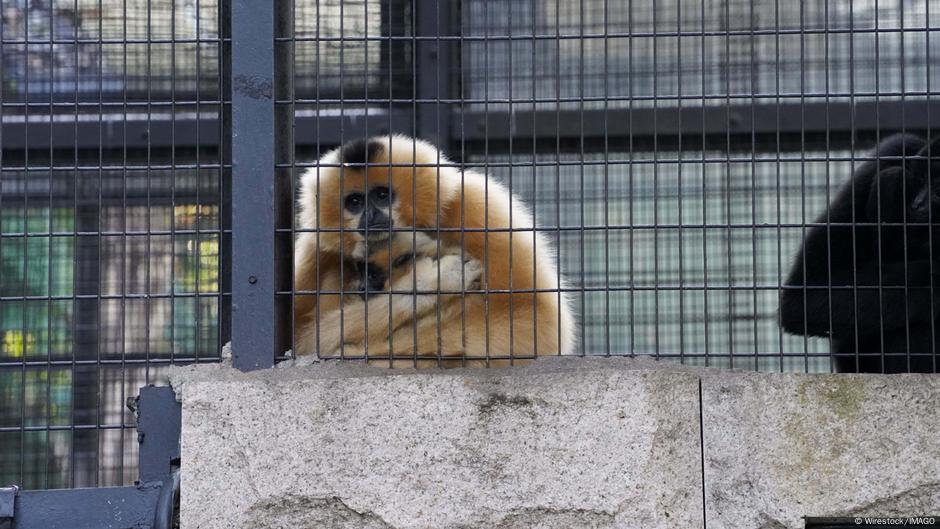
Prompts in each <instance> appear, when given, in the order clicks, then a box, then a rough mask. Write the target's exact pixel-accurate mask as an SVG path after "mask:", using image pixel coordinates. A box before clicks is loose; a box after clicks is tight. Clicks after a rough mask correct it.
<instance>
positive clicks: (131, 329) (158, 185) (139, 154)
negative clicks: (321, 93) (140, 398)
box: [0, 0, 230, 489]
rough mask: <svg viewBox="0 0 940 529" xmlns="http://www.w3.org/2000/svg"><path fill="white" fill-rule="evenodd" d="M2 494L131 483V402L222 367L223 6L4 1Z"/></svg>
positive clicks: (0, 97)
mask: <svg viewBox="0 0 940 529" xmlns="http://www.w3.org/2000/svg"><path fill="white" fill-rule="evenodd" d="M0 13H2V30H0V123H2V128H0V147H2V151H0V269H2V271H0V337H2V350H0V482H2V483H17V484H19V485H21V486H22V487H24V488H31V489H35V488H71V487H89V486H109V485H124V484H128V483H131V482H133V481H134V480H135V479H136V478H137V469H136V460H137V451H138V443H137V434H136V429H135V426H136V425H135V420H134V416H133V414H132V413H131V412H130V411H129V410H128V409H127V408H126V406H125V401H126V399H127V398H128V397H133V396H136V395H137V393H138V391H139V389H140V387H142V386H144V385H146V384H148V383H152V382H155V381H159V380H160V379H161V377H162V376H163V374H164V373H165V371H166V368H167V366H169V365H170V364H179V363H191V362H202V361H217V360H218V358H219V350H220V344H221V343H223V342H222V338H223V336H225V334H226V333H227V330H226V325H227V323H226V318H227V316H226V312H227V309H226V307H227V306H228V303H229V302H228V292H229V290H230V289H229V287H227V286H226V284H225V281H226V279H225V278H224V276H223V274H222V272H223V266H222V263H224V262H225V260H226V258H225V252H226V251H227V250H225V248H226V246H227V242H226V239H227V238H228V236H229V235H228V233H229V232H230V229H229V227H228V220H227V217H228V212H227V210H228V205H227V200H228V199H227V198H226V195H227V194H228V193H229V191H228V188H229V184H228V179H229V174H228V173H229V168H230V162H229V161H228V158H229V154H228V147H227V142H223V143H221V144H220V139H224V138H226V137H227V136H228V131H227V129H226V123H225V119H224V115H225V112H226V111H227V105H228V98H227V97H226V96H225V94H226V93H227V90H228V87H227V83H226V82H225V81H224V78H223V76H222V73H221V72H222V71H223V67H224V57H225V56H226V54H227V49H228V46H229V41H228V39H227V38H226V37H224V36H223V33H222V30H223V29H224V27H225V21H226V20H227V17H226V14H225V13H224V9H220V7H219V4H218V2H216V1H215V0H193V1H179V2H176V1H168V0H140V1H133V0H129V1H113V0H94V1H88V0H49V1H46V0H2V2H0Z"/></svg>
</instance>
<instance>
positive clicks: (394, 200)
mask: <svg viewBox="0 0 940 529" xmlns="http://www.w3.org/2000/svg"><path fill="white" fill-rule="evenodd" d="M298 208H299V215H298V228H299V229H301V230H303V231H302V232H301V233H300V235H299V236H298V237H297V240H296V243H295V253H294V286H295V289H296V290H297V291H300V292H304V293H301V294H298V295H297V297H296V301H295V310H294V320H295V329H298V330H299V332H300V333H301V334H303V333H304V332H305V329H306V328H308V327H311V326H313V325H316V322H315V318H316V314H317V312H320V313H321V316H322V313H323V308H324V307H323V306H322V302H321V307H320V311H317V307H316V304H317V296H316V295H314V293H315V292H316V291H318V290H329V289H330V287H329V286H328V285H332V284H335V283H336V282H337V281H338V279H337V278H338V276H339V271H340V270H341V269H344V267H347V266H349V265H348V263H347V260H348V258H346V259H344V254H345V255H349V253H350V252H351V251H352V250H353V249H354V248H355V247H356V246H357V244H358V243H361V242H366V243H367V244H370V245H371V244H376V243H381V241H385V240H387V239H389V237H390V236H391V235H392V234H393V233H395V232H396V231H401V230H412V231H410V232H407V234H411V233H413V232H414V231H417V232H425V233H428V234H431V235H435V236H439V237H440V242H441V245H442V246H444V247H447V248H457V249H462V253H464V254H466V255H469V256H470V257H473V258H475V259H476V260H478V261H479V262H480V263H482V264H483V277H482V279H481V281H482V283H483V284H484V285H485V286H486V289H488V290H489V292H486V293H485V296H484V300H485V306H486V309H485V310H484V311H483V315H482V317H483V318H484V319H485V321H483V322H480V323H479V325H477V322H474V323H473V325H476V326H477V327H478V328H482V329H484V331H482V332H483V333H484V337H485V344H484V352H483V354H484V355H487V356H489V357H505V358H508V357H509V356H510V351H511V352H512V354H513V355H514V356H530V355H535V354H538V355H557V354H569V353H571V352H572V351H573V348H574V345H575V340H576V337H575V322H574V316H573V314H572V309H571V301H570V297H569V295H568V293H567V292H566V291H565V290H566V285H565V283H564V281H563V280H562V279H561V277H560V275H559V274H558V271H557V267H556V264H555V252H554V249H553V248H552V244H551V242H550V241H549V240H548V239H547V238H546V237H545V236H544V235H542V234H541V233H537V232H536V231H535V229H534V228H535V226H534V222H533V219H532V214H531V213H530V212H529V209H528V208H527V207H526V206H525V204H523V202H522V201H521V200H519V199H518V198H516V197H513V196H512V195H511V194H510V193H509V190H507V189H506V188H505V187H504V186H503V185H502V184H500V183H498V182H496V181H494V180H492V179H490V178H487V177H486V176H485V175H482V174H480V173H477V172H474V171H470V170H463V169H459V168H457V167H455V166H454V165H453V164H452V163H451V162H449V161H448V160H447V158H445V157H444V155H443V154H441V153H440V152H439V151H438V150H437V149H436V148H435V147H434V146H432V145H430V144H428V143H426V142H423V141H421V140H417V139H412V138H409V137H405V136H384V137H375V138H370V139H365V140H358V141H354V142H351V143H348V144H346V145H344V146H342V147H340V148H338V149H335V150H333V151H330V152H328V153H327V154H326V155H324V156H323V157H322V158H321V159H320V161H319V163H318V164H317V166H316V167H313V168H311V169H310V170H308V171H307V172H306V173H305V174H304V175H303V176H302V177H301V182H300V192H299V204H298ZM510 220H511V223H510ZM316 230H319V231H316ZM344 273H345V272H344ZM435 275H436V270H435ZM370 304H371V303H370ZM467 316H468V317H469V316H470V315H469V314H468V315H467ZM385 320H388V318H387V317H386V318H385ZM469 323H470V322H469V318H468V324H469ZM344 325H345V323H344ZM320 327H321V328H323V327H324V323H323V322H321V323H320ZM370 327H371V322H370ZM370 332H371V330H370ZM298 349H299V350H298V354H310V353H312V352H314V349H311V348H304V349H300V348H298ZM321 350H322V351H323V352H327V351H326V350H325V349H322V348H321Z"/></svg>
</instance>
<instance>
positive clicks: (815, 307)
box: [779, 134, 940, 373]
mask: <svg viewBox="0 0 940 529" xmlns="http://www.w3.org/2000/svg"><path fill="white" fill-rule="evenodd" d="M928 152H929V156H928ZM874 157H875V158H876V160H870V161H867V162H865V163H863V164H862V165H860V166H859V167H858V168H857V170H856V171H855V173H854V174H853V175H852V178H851V180H850V181H849V182H848V183H847V184H846V185H845V186H844V187H843V188H842V189H841V191H840V192H839V194H838V195H837V196H836V198H835V199H834V200H833V201H832V203H831V204H830V205H829V207H828V209H827V211H826V212H824V213H823V214H822V215H820V216H819V218H817V219H816V221H815V224H816V225H815V226H813V227H811V228H809V229H808V231H807V233H806V238H805V240H804V241H803V246H802V248H801V249H800V252H799V254H798V255H797V256H796V259H795V260H794V263H793V266H792V269H791V270H790V274H789V276H788V277H787V279H786V281H785V287H784V290H783V292H782V295H781V298H780V309H779V315H780V323H781V325H782V327H783V329H784V330H786V331H787V332H789V333H793V334H801V335H808V336H826V337H830V338H831V342H832V354H833V359H834V363H835V367H836V370H837V371H839V372H863V373H881V372H886V373H899V372H908V371H910V372H933V371H935V369H936V368H937V366H936V356H934V355H935V354H936V352H937V351H940V342H938V341H937V340H936V336H940V326H938V323H940V322H938V321H937V318H936V314H937V307H938V305H937V303H936V301H937V300H936V295H933V294H932V292H931V291H932V290H935V291H937V292H940V283H935V282H934V283H932V280H933V279H935V278H940V276H938V275H937V271H940V263H935V262H934V261H935V259H934V258H933V257H932V256H931V254H930V252H931V246H933V245H934V244H936V243H937V242H940V238H937V235H940V234H938V233H936V230H937V229H940V226H933V229H931V226H930V224H929V223H930V222H931V221H932V222H933V223H934V224H936V223H937V220H938V219H940V139H937V140H934V141H933V143H932V144H931V145H928V144H927V142H925V141H924V140H922V139H921V138H918V137H916V136H913V135H910V134H904V135H895V136H891V137H889V138H887V139H885V140H884V141H883V142H881V144H880V145H879V146H878V148H877V150H876V151H875V153H874ZM928 175H929V176H930V177H932V178H933V179H934V180H936V181H935V182H931V181H930V178H929V177H928ZM931 217H932V219H931ZM931 235H932V236H933V237H934V238H935V239H934V240H933V241H931ZM932 251H933V252H934V255H937V253H936V252H938V251H940V248H933V249H932ZM931 284H934V289H931V288H930V285H931Z"/></svg>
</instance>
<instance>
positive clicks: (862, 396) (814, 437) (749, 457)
mask: <svg viewBox="0 0 940 529" xmlns="http://www.w3.org/2000/svg"><path fill="white" fill-rule="evenodd" d="M171 382H172V383H173V385H174V387H175V388H176V389H177V391H178V393H179V394H180V396H181V399H182V402H183V438H182V443H183V447H182V450H183V452H182V459H183V483H182V487H183V489H182V490H183V492H182V506H181V511H182V523H183V528H184V529H195V528H216V527H219V528H221V527H262V528H301V527H310V528H327V529H333V528H335V529H352V528H356V529H406V528H409V529H412V528H413V529H417V528H434V529H457V528H461V529H465V528H484V527H485V528H500V529H509V528H527V529H530V528H531V529H535V528H544V529H555V528H557V529H573V528H596V529H601V528H621V527H622V528H627V527H638V528H639V527H643V528H650V527H663V528H666V527H669V528H673V527H704V524H705V523H707V526H708V528H709V529H713V528H716V529H717V528H735V529H739V528H766V529H772V528H773V529H775V528H782V527H793V528H797V527H799V528H802V527H803V521H802V517H803V516H827V515H856V514H858V515H864V514H869V515H893V514H896V515H913V514H936V513H938V512H940V406H938V403H940V400H938V395H940V393H938V390H940V377H937V376H930V375H893V376H883V375H780V374H756V373H739V372H722V371H717V370H709V369H691V368H683V367H679V366H673V365H670V364H661V363H656V362H652V361H640V360H629V359H575V358H566V359H546V360H540V361H538V362H537V363H536V365H533V366H527V367H516V368H512V369H493V370H451V371H422V372H411V371H386V370H382V369H378V368H368V367H365V366H361V365H356V364H350V363H347V364H341V363H329V364H321V365H312V366H307V367H290V368H278V369H274V370H269V371H264V372H256V373H252V374H242V373H238V372H235V371H234V370H232V369H230V368H227V367H220V366H200V367H190V368H182V369H175V370H174V372H173V374H172V375H171Z"/></svg>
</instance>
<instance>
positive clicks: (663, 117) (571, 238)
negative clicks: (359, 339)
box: [275, 0, 940, 372]
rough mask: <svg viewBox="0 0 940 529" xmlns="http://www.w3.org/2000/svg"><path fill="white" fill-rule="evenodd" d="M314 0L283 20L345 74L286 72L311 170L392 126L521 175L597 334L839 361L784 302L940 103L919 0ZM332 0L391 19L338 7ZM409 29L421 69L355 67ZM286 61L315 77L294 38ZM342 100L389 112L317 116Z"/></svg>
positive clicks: (519, 191) (350, 110) (647, 350)
mask: <svg viewBox="0 0 940 529" xmlns="http://www.w3.org/2000/svg"><path fill="white" fill-rule="evenodd" d="M302 5H304V6H305V4H303V3H301V2H298V3H297V4H296V5H295V8H294V9H295V10H298V11H299V10H301V9H304V7H301V6H302ZM317 6H318V7H317V10H314V12H315V13H323V15H322V16H320V17H316V16H314V17H312V18H310V17H299V16H295V17H293V18H292V19H291V20H292V21H293V25H292V26H290V29H291V30H292V32H285V33H283V34H282V35H281V36H282V41H283V42H284V43H286V44H289V45H290V46H293V47H294V48H302V47H306V46H308V45H309V44H310V43H311V42H313V43H314V45H319V46H317V47H316V49H317V51H318V53H319V59H318V62H316V64H322V65H323V66H322V68H320V69H316V70H315V71H314V75H315V76H320V77H321V78H322V79H324V84H323V86H330V87H332V86H334V85H333V84H332V83H333V82H334V81H335V80H336V79H337V78H340V79H346V80H348V81H346V82H345V83H341V85H340V93H339V94H338V95H337V94H336V93H335V91H333V90H331V91H330V92H329V93H325V92H324V93H315V94H312V95H311V94H309V93H300V90H294V91H293V92H291V88H290V86H287V87H285V89H284V90H285V95H284V99H285V100H284V101H281V104H282V105H284V106H290V107H291V108H293V109H294V112H293V113H291V114H290V116H292V117H293V121H292V122H293V124H294V125H295V128H296V129H295V136H294V138H293V141H292V142H291V143H292V144H295V145H296V146H297V147H296V151H295V153H294V157H293V158H291V159H289V160H284V161H282V162H281V163H280V164H279V167H287V166H288V165H289V166H290V167H291V169H292V170H293V174H294V177H295V179H296V178H298V175H299V174H301V173H303V172H304V171H309V170H316V168H317V167H318V164H317V162H316V158H317V157H318V156H319V155H322V154H323V153H325V152H327V151H328V150H329V149H332V148H334V147H336V146H337V145H339V144H342V143H344V142H345V141H348V140H353V139H357V138H361V137H363V136H368V135H379V134H385V133H388V132H397V133H403V134H407V135H415V136H418V137H421V138H425V139H430V140H432V141H433V142H434V143H435V144H436V145H438V146H439V147H441V148H442V151H443V152H444V153H445V154H447V155H448V156H449V157H450V158H451V159H452V160H455V161H457V163H459V164H462V165H465V166H467V167H472V168H477V169H479V170H480V171H482V172H484V173H486V174H487V175H489V176H490V177H492V178H494V179H495V180H496V181H499V182H502V183H504V184H506V185H507V186H508V187H510V188H511V191H512V192H513V193H514V194H515V196H516V197H518V198H519V199H520V200H522V201H524V202H526V203H527V204H529V205H530V206H531V207H532V209H533V210H534V214H535V218H536V224H537V229H538V230H539V231H541V232H543V233H545V234H546V235H548V237H549V238H550V239H551V240H552V241H553V242H554V244H555V245H556V246H557V248H558V261H559V266H560V269H561V272H562V274H563V275H564V276H565V277H566V278H567V280H568V282H569V289H570V291H571V293H572V295H573V300H574V303H575V312H576V313H577V314H578V315H579V319H578V325H579V329H580V335H581V336H580V343H579V348H578V353H579V354H584V355H653V356H656V357H660V358H672V359H676V360H680V361H683V362H685V363H690V364H697V365H712V366H723V367H736V368H746V369H758V370H770V371H824V372H828V371H830V370H831V369H832V368H833V366H832V363H831V361H830V343H829V339H826V338H814V337H809V338H808V337H805V336H797V335H792V334H787V333H785V332H783V331H782V330H781V328H780V326H779V324H778V321H777V311H778V303H779V299H780V296H781V292H782V290H783V288H784V282H785V279H786V276H787V273H788V271H789V269H790V266H791V264H792V263H793V259H794V257H795V256H796V254H797V252H798V250H799V248H800V244H801V241H802V240H803V238H804V237H805V235H806V233H807V231H808V230H809V229H810V228H811V227H812V226H813V222H814V220H815V219H816V217H818V216H819V214H820V213H821V212H824V211H826V208H827V204H829V203H830V202H831V200H832V199H833V198H834V196H835V194H836V192H837V191H838V189H839V188H840V186H842V185H843V184H844V183H845V182H846V181H847V180H848V179H849V177H850V176H851V175H852V174H853V172H854V171H856V169H857V168H858V167H859V166H860V165H862V164H863V163H865V162H866V161H869V160H870V159H871V149H872V147H874V146H875V145H876V144H877V143H878V142H879V141H880V140H882V139H884V138H886V137H888V136H889V135H890V134H892V133H896V132H910V133H915V134H920V135H922V136H926V135H927V134H928V133H929V132H930V131H931V129H933V128H934V127H936V124H937V119H936V117H935V116H936V115H937V108H936V104H935V103H934V101H933V98H932V96H934V95H935V94H934V91H935V90H936V88H935V87H936V86H938V81H940V78H938V69H937V68H932V67H931V64H930V60H929V59H930V57H931V56H936V55H937V53H938V52H940V50H938V38H937V35H936V32H937V31H938V30H940V18H938V16H940V15H938V14H937V11H938V10H936V9H933V10H931V8H930V6H929V5H928V2H926V1H876V2H851V3H836V2H827V1H825V0H820V1H813V2H801V3H800V4H799V7H797V6H790V5H782V3H780V2H775V1H770V0H717V1H708V0H703V1H701V2H694V3H692V4H689V3H686V2H676V1H671V0H659V1H657V2H655V3H653V4H645V5H639V4H630V3H628V4H618V3H613V2H607V1H604V0H584V1H581V2H561V1H541V0H539V1H532V2H512V1H509V0H470V1H465V2H462V3H461V4H460V7H459V9H458V8H457V7H456V6H453V7H445V8H442V7H441V6H440V5H438V4H437V3H433V2H430V3H422V2H416V3H415V4H414V6H413V10H412V11H410V12H408V11H405V13H406V18H407V17H410V18H411V24H410V27H411V28H413V31H414V33H413V34H410V35H400V34H394V35H391V34H387V33H385V32H384V31H382V27H380V26H381V25H382V21H383V20H384V17H387V16H389V11H392V12H395V13H396V16H397V13H398V11H396V10H394V9H393V8H392V7H390V4H387V3H385V2H365V3H363V2H341V1H337V2H317ZM383 8H384V10H383ZM337 12H339V13H340V14H341V19H342V20H354V21H361V20H377V22H375V23H374V24H373V25H371V26H370V25H368V24H366V26H365V27H363V26H361V25H358V24H357V23H353V24H352V25H349V26H343V25H342V24H340V25H339V27H338V28H337V27H336V25H335V22H334V21H333V19H332V18H331V17H332V16H334V15H335V14H336V13H337ZM327 13H329V15H327ZM287 16H289V14H288V15H287ZM395 43H400V44H401V45H402V46H405V47H409V48H410V50H411V54H410V55H411V62H410V63H409V62H407V61H406V62H404V63H393V64H396V65H397V66H399V67H400V68H404V69H405V70H406V72H410V76H411V78H412V79H413V81H412V86H411V87H410V88H411V91H410V92H408V93H404V94H403V93H400V92H394V91H392V90H389V91H388V92H387V93H385V94H381V93H379V95H378V96H376V94H375V92H374V91H372V90H370V89H369V88H368V87H367V86H364V85H363V83H362V81H361V80H362V79H363V78H367V79H375V80H379V79H383V78H385V79H392V78H393V77H394V76H399V75H400V72H399V71H398V70H395V69H394V68H389V67H388V65H385V67H384V68H383V65H381V64H380V63H378V62H376V61H372V62H370V61H366V60H362V57H364V56H366V55H368V56H370V57H371V56H372V55H370V54H371V53H372V52H376V51H379V50H380V48H381V47H382V46H389V45H393V44H395ZM381 49H383V50H387V49H388V48H381ZM369 50H371V51H369ZM282 60H283V61H285V62H284V63H283V68H286V69H287V70H288V71H291V72H293V73H294V76H293V78H292V79H291V80H292V81H293V84H294V87H298V86H301V83H302V82H303V81H301V78H302V76H303V75H302V74H300V73H299V72H301V71H303V72H304V73H306V70H303V67H302V66H301V63H300V59H299V58H297V57H296V56H295V58H294V60H293V61H292V60H291V57H290V54H289V53H288V54H287V57H286V58H283V59H282ZM402 77H403V78H405V79H407V78H408V73H406V74H405V75H404V76H402ZM376 82H378V81H376ZM390 84H391V83H390ZM337 112H339V113H340V114H341V115H348V116H357V117H360V118H361V117H362V116H374V118H372V119H359V120H358V121H357V120H356V119H352V120H350V121H341V123H343V124H344V125H345V126H344V127H340V128H339V131H337V130H335V129H334V130H332V131H330V133H329V134H328V136H326V137H325V136H324V134H323V133H322V131H323V130H325V129H326V128H327V127H328V126H324V125H322V124H321V125H319V126H318V128H317V132H318V133H314V134H310V133H309V129H306V130H304V125H303V122H304V119H305V116H306V115H310V114H312V115H314V116H326V115H334V114H335V113H337ZM287 119H288V121H290V119H291V118H287ZM330 123H332V122H330ZM301 130H304V132H303V133H301ZM311 138H312V139H311ZM290 229H291V231H290V233H291V234H292V236H295V235H296V234H298V233H300V232H303V231H305V230H304V228H303V227H298V226H297V225H296V223H294V224H292V225H291V226H290ZM275 231H276V232H277V233H279V234H281V233H285V232H287V231H288V230H287V224H286V223H282V222H280V221H279V222H278V225H277V228H276V230H275ZM321 231H322V230H321ZM279 285H283V278H282V281H281V282H280V283H279ZM278 290H279V292H278V294H279V296H278V298H279V299H278V303H279V304H280V305H284V304H286V303H287V300H286V298H287V294H289V292H285V291H284V288H283V286H279V287H278ZM304 295H313V293H311V292H300V293H299V294H296V295H294V296H292V297H291V301H292V302H294V303H296V300H297V299H299V298H300V297H302V296H304ZM317 295H319V296H321V297H322V296H325V295H326V291H320V292H318V293H317ZM318 299H319V298H318ZM282 310H284V311H285V312H289V311H288V310H286V309H282ZM278 332H280V333H281V336H282V337H283V335H285V334H287V332H286V331H284V330H283V329H282V328H281V329H280V330H279V331H278ZM295 338H296V334H295ZM279 344H280V345H282V347H281V348H280V349H279V350H283V349H286V348H288V347H290V346H291V345H292V344H290V343H287V344H286V345H285V344H284V340H283V339H281V340H280V341H279ZM505 353H506V352H505V351H501V352H500V353H498V354H505ZM444 354H446V353H444ZM342 356H348V357H350V358H351V357H354V356H355V355H345V354H343V355H342Z"/></svg>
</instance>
